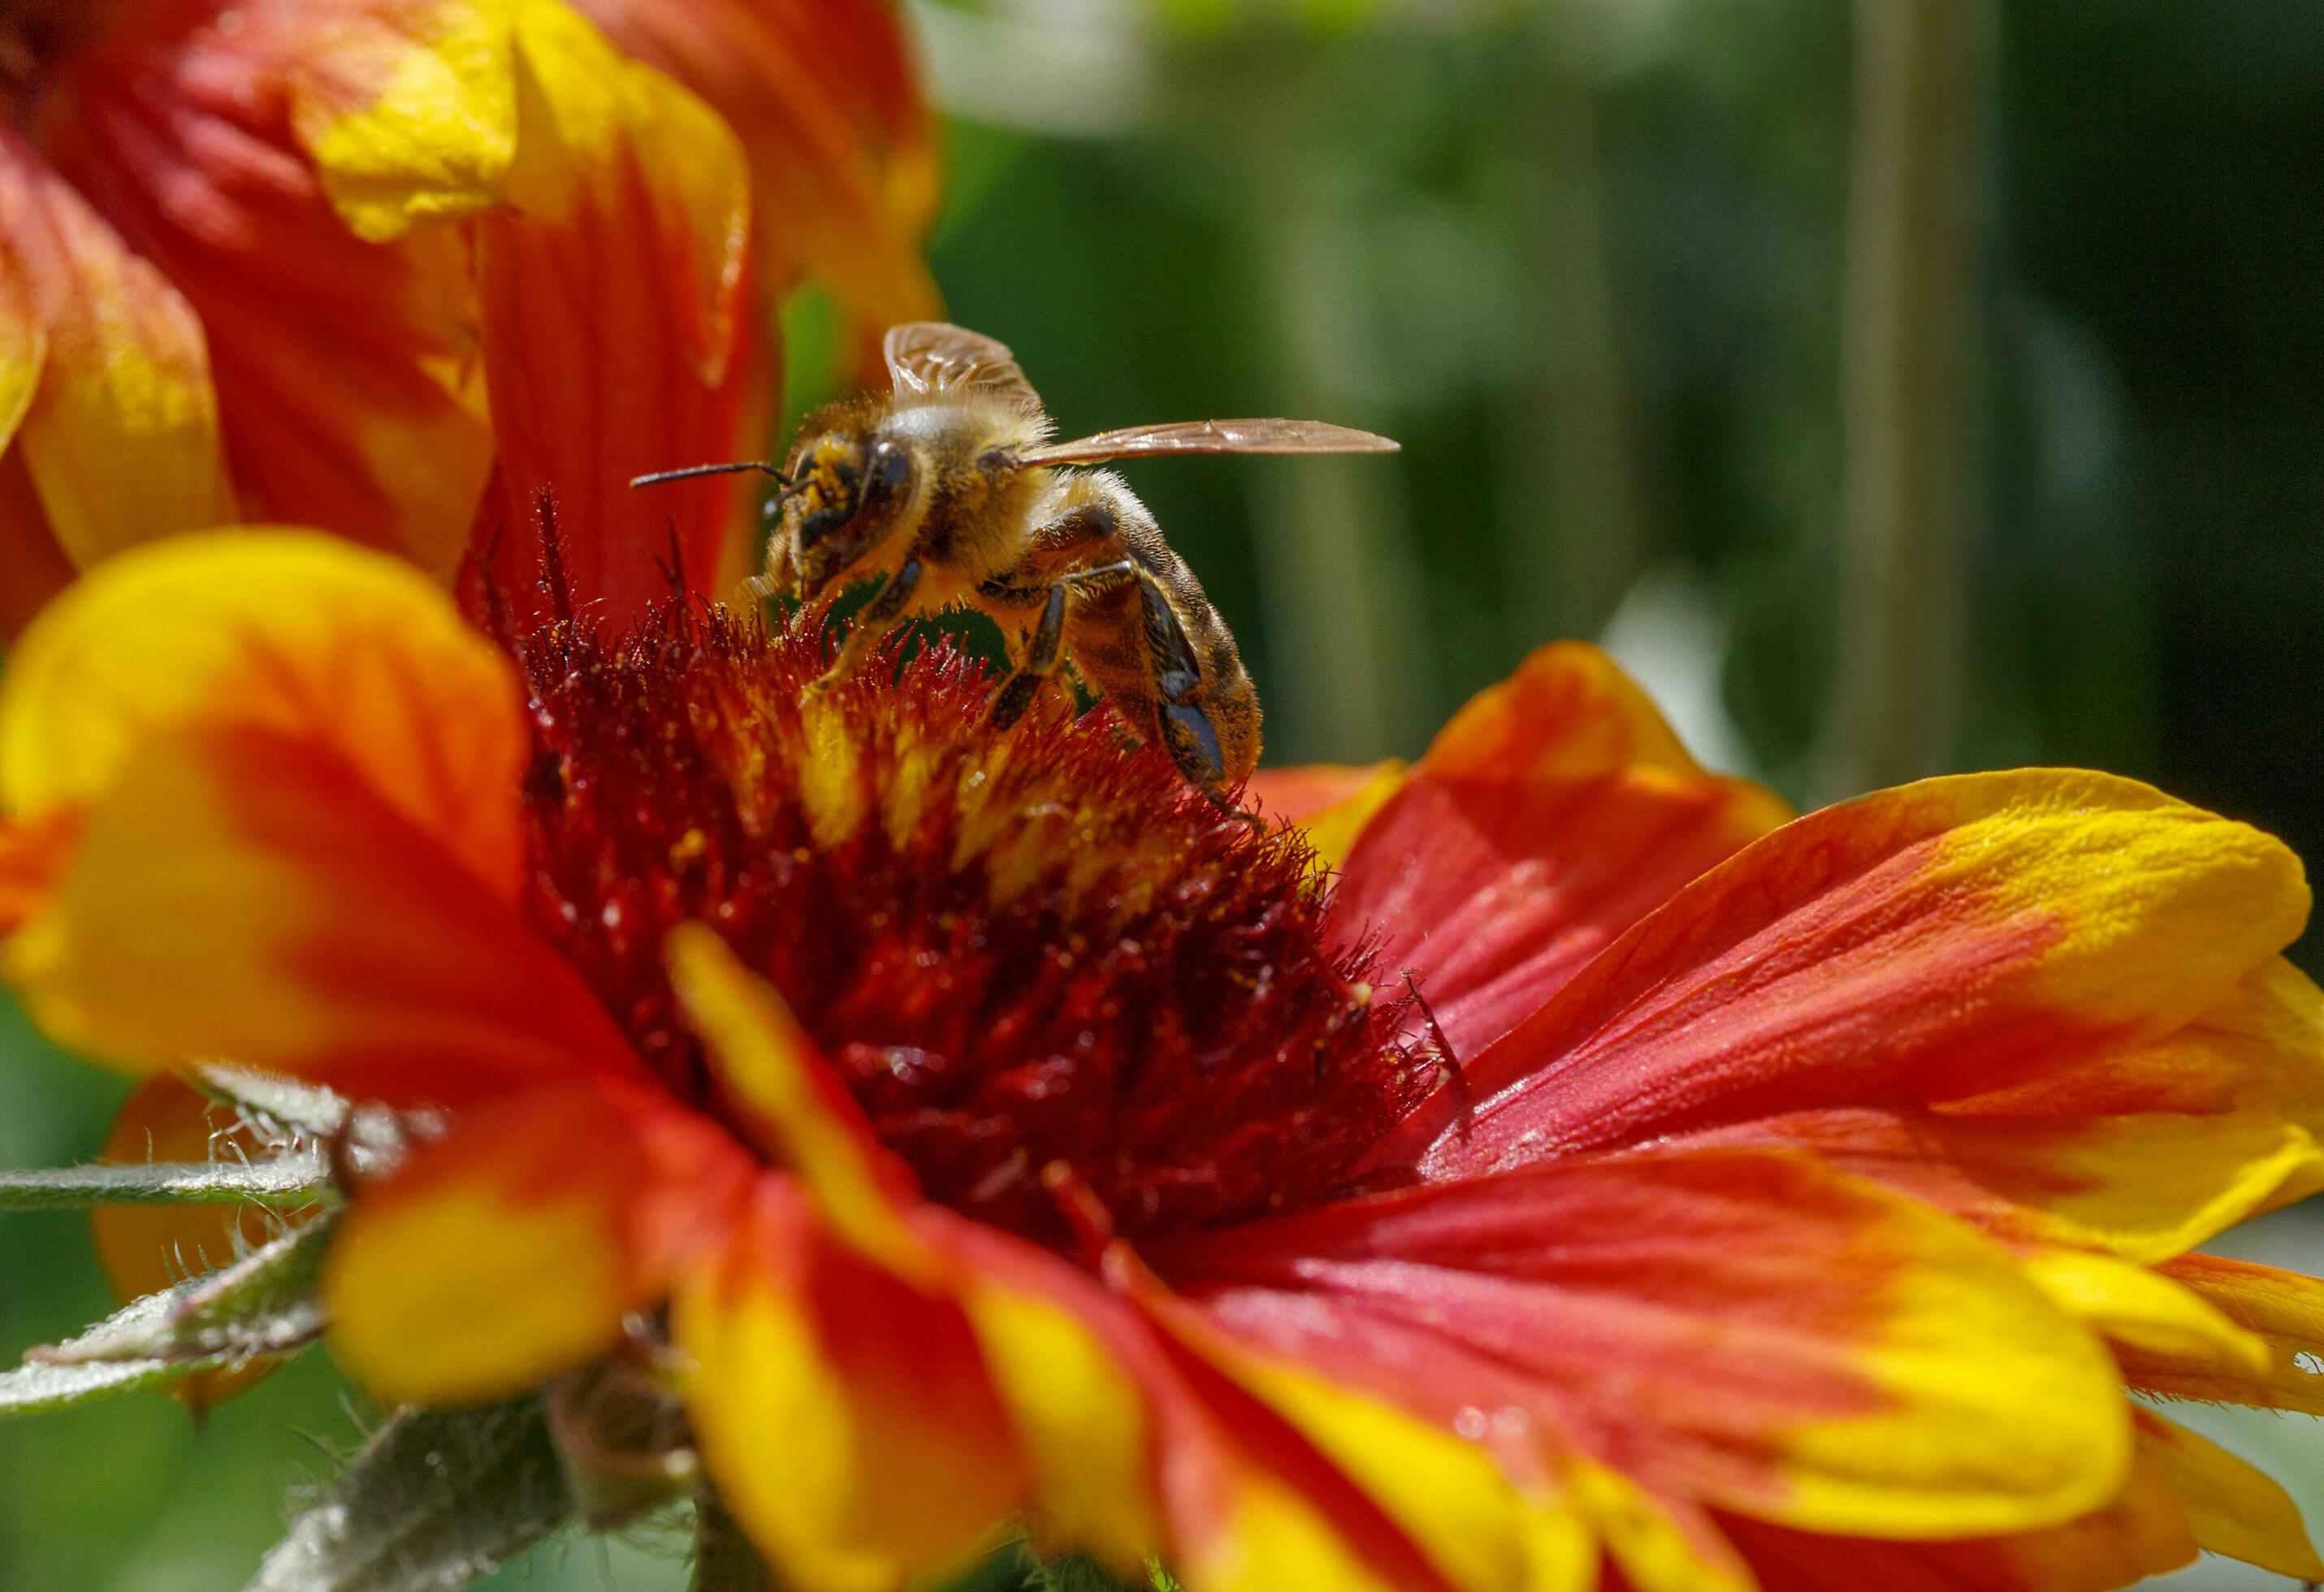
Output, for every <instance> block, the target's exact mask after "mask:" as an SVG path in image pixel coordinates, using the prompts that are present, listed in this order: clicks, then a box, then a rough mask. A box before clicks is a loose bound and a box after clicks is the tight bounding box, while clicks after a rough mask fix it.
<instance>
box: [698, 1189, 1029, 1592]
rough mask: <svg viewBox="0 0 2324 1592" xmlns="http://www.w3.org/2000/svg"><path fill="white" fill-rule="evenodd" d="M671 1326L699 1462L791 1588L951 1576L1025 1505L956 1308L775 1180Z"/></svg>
mask: <svg viewBox="0 0 2324 1592" xmlns="http://www.w3.org/2000/svg"><path fill="white" fill-rule="evenodd" d="M674 1326H675V1334H676V1338H677V1341H678V1347H679V1348H680V1349H681V1350H683V1351H684V1353H685V1354H686V1356H687V1362H688V1370H687V1379H686V1394H687V1407H688V1409H689V1411H690V1412H691V1413H692V1415H693V1419H694V1427H695V1431H696V1436H697V1438H698V1439H699V1440H700V1444H701V1449H702V1454H703V1459H704V1462H705V1465H706V1466H707V1468H709V1470H710V1473H711V1475H712V1476H713V1477H715V1478H716V1480H717V1483H718V1488H719V1493H720V1495H721V1496H722V1497H723V1498H724V1500H725V1503H726V1505H727V1506H728V1507H729V1508H730V1509H732V1510H733V1514H734V1517H735V1519H736V1520H737V1521H739V1522H740V1523H742V1527H743V1530H744V1531H745V1532H748V1533H749V1534H750V1535H751V1537H752V1539H753V1540H754V1541H756V1542H757V1543H758V1544H759V1546H760V1547H761V1549H762V1550H764V1551H766V1552H767V1553H768V1555H769V1556H770V1559H771V1560H773V1561H774V1563H775V1565H776V1566H777V1567H778V1569H779V1570H780V1571H781V1573H782V1576H783V1578H784V1579H785V1581H786V1582H787V1583H788V1584H793V1585H796V1586H798V1587H800V1588H801V1589H802V1592H880V1589H882V1588H891V1587H901V1586H903V1585H904V1584H905V1583H906V1582H907V1581H908V1580H910V1579H913V1578H917V1577H919V1576H923V1575H927V1574H929V1573H931V1572H936V1571H941V1570H944V1569H954V1568H957V1567H959V1566H961V1565H962V1564H964V1562H965V1561H966V1560H968V1559H969V1558H970V1557H971V1556H972V1555H973V1553H974V1552H976V1551H978V1550H979V1549H980V1548H981V1547H982V1546H983V1545H984V1544H985V1543H986V1542H987V1541H989V1540H990V1539H991V1535H992V1533H993V1532H995V1531H996V1530H997V1529H998V1528H999V1527H1000V1525H1001V1523H1002V1521H1003V1520H1004V1519H1005V1517H1006V1516H1007V1515H1008V1514H1010V1511H1011V1510H1012V1509H1014V1508H1015V1507H1016V1505H1017V1504H1018V1502H1019V1499H1020V1498H1021V1497H1022V1496H1023V1495H1024V1493H1025V1491H1026V1488H1027V1473H1026V1468H1025V1461H1024V1459H1023V1456H1022V1453H1021V1451H1020V1450H1019V1447H1018V1444H1017V1440H1016V1438H1015V1435H1014V1431H1013V1429H1012V1425H1011V1422H1010V1417H1009V1415H1008V1413H1007V1412H1006V1410H1005V1409H1004V1408H1003V1406H1002V1403H1001V1399H1000V1396H999V1395H998V1394H996V1393H995V1391H994V1389H993V1385H992V1379H991V1374H990V1372H989V1371H988V1370H987V1368H986V1365H985V1360H984V1356H983V1352H982V1348H980V1347H979V1344H978V1340H977V1337H976V1333H975V1330H974V1328H973V1325H972V1323H971V1321H970V1320H969V1317H968V1315H967V1313H966V1312H965V1311H964V1310H963V1309H962V1307H961V1305H960V1302H958V1300H957V1299H955V1298H954V1297H952V1296H951V1295H950V1294H949V1293H945V1292H943V1291H941V1290H932V1289H930V1288H927V1287H923V1286H921V1285H918V1284H914V1283H912V1282H910V1281H908V1280H907V1279H905V1278H904V1277H902V1276H900V1275H898V1274H897V1273H896V1272H894V1271H892V1270H890V1269H889V1268H888V1267H886V1266H884V1265H880V1264H878V1263H876V1262H875V1261H873V1260H871V1258H869V1257H868V1256H865V1255H864V1254H863V1253H862V1251H860V1250H858V1249H856V1248H855V1247H853V1246H852V1245H849V1244H846V1243H844V1242H842V1241H840V1240H839V1239H838V1238H836V1237H835V1235H833V1234H832V1233H831V1232H830V1230H829V1229H826V1228H825V1227H824V1225H823V1224H822V1223H821V1222H820V1221H819V1220H817V1219H816V1218H815V1216H814V1215H813V1213H812V1211H811V1210H810V1209H809V1207H808V1206H807V1203H806V1202H805V1201H802V1200H801V1199H799V1198H798V1194H797V1193H796V1192H795V1191H794V1189H793V1188H792V1187H791V1186H790V1185H788V1183H787V1182H784V1181H783V1180H781V1179H779V1178H767V1179H763V1180H761V1184H760V1187H759V1192H758V1195H757V1197H756V1199H755V1200H754V1201H753V1202H752V1206H751V1208H750V1210H749V1213H748V1214H747V1215H746V1216H745V1217H744V1218H743V1219H742V1221H741V1223H740V1224H739V1225H738V1227H737V1228H736V1229H735V1232H734V1236H733V1242H732V1244H731V1246H730V1247H728V1248H727V1249H726V1251H725V1252H724V1255H723V1256H720V1257H719V1259H718V1260H717V1262H716V1263H715V1265H709V1266H705V1268H703V1269H702V1270H701V1272H700V1274H699V1275H696V1276H695V1277H694V1278H693V1279H692V1280H690V1281H689V1282H687V1284H685V1285H684V1286H683V1287H682V1289H681V1291H680V1293H679V1294H678V1306H677V1314H676V1317H675V1323H674Z"/></svg>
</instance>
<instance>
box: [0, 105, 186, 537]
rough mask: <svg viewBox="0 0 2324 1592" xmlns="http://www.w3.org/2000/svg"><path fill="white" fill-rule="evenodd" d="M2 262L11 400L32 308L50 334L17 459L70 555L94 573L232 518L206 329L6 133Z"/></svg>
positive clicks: (19, 385) (19, 433) (0, 162)
mask: <svg viewBox="0 0 2324 1592" xmlns="http://www.w3.org/2000/svg"><path fill="white" fill-rule="evenodd" d="M0 249H5V252H6V253H7V256H8V265H9V268H10V274H11V275H12V278H13V281H14V284H15V289H14V291H15V292H16V294H17V295H18V296H19V298H20V302H19V304H18V306H17V308H16V309H15V313H14V319H15V322H16V324H17V326H18V328H19V330H18V332H17V334H16V335H15V336H14V339H13V342H14V350H13V353H12V354H11V356H10V357H11V358H12V359H13V361H14V370H13V371H12V373H11V374H10V386H11V388H12V389H13V391H12V392H11V394H10V396H11V397H12V399H14V398H22V397H23V375H24V371H23V364H24V362H25V361H26V360H27V359H28V358H29V357H30V356H31V353H32V349H31V348H30V347H28V345H27V343H26V338H25V336H24V335H23V326H24V323H25V320H26V318H27V307H29V318H30V319H32V320H33V321H36V322H37V323H38V325H39V327H40V328H41V331H42V362H41V367H40V374H39V381H38V383H37V388H36V390H35V391H33V393H32V397H31V402H30V404H29V407H27V408H26V409H25V410H23V422H22V425H21V426H20V427H19V428H17V430H16V434H15V438H14V441H15V446H17V447H18V448H20V449H22V450H23V457H24V462H25V464H26V465H27V466H28V467H29V468H30V470H31V473H32V486H33V489H34V490H35V492H37V493H38V494H39V497H40V502H41V506H42V511H44V512H45V514H46V515H47V518H48V522H49V525H50V528H51V530H52V531H53V532H54V534H55V536H56V538H57V541H58V543H59V544H60V546H61V547H62V548H63V549H64V550H65V552H66V553H67V554H69V556H70V557H71V558H72V559H73V561H74V562H75V563H76V564H78V565H81V566H88V565H90V564H94V563H96V562H97V560H98V559H100V558H103V557H106V555H107V554H109V553H114V552H116V551H118V550H119V549H121V548H125V547H130V546H133V545H134V544H135V543H138V542H143V541H150V540H152V539H153V538H157V537H162V536H167V535H170V534H171V532H173V531H180V530H190V529H195V528H196V527H198V526H204V525H215V524H217V523H218V522H219V521H220V520H225V519H228V518H230V517H231V515H230V511H229V509H228V504H229V502H230V498H229V495H228V490H227V486H226V465H225V459H224V456H223V455H222V453H221V452H220V449H219V446H218V418H217V394H216V393H215V392H214V391H212V390H211V386H210V367H209V354H208V347H207V345H206V344H205V341H204V338H203V335H202V327H201V323H200V322H199V321H198V319H197V318H196V317H195V315H194V311H193V309H192V308H190V307H189V305H188V304H187V303H186V301H185V300H184V299H182V298H180V296H179V294H178V291H177V290H176V289H174V288H173V287H171V285H170V283H169V282H168V281H166V280H165V279H164V278H163V277H162V275H161V272H160V271H156V270H155V269H154V268H153V267H152V265H151V264H150V263H148V262H145V261H144V260H142V259H140V258H138V257H137V256H136V255H134V254H132V253H130V252H129V251H128V249H127V248H126V247H125V246H124V244H123V243H122V240H121V237H120V235H118V234H117V233H115V231H114V230H113V228H112V227H110V226H108V225H106V222H105V221H104V219H103V218H102V217H100V216H98V215H97V213H96V212H95V211H94V210H92V209H90V208H89V207H88V204H87V203H86V202H85V201H84V200H83V199H82V198H81V197H80V196H79V195H78V194H77V193H75V192H74V191H73V190H72V189H71V188H70V187H69V186H68V185H67V184H66V183H65V182H64V181H63V180H62V179H60V178H59V177H58V175H57V174H56V172H55V171H54V170H51V168H50V166H49V165H48V163H47V162H46V161H44V160H42V157H41V156H40V155H39V154H38V153H37V152H35V151H34V150H33V149H32V146H31V145H30V144H29V143H25V142H24V140H23V138H21V137H19V136H18V135H16V134H15V133H0ZM126 460H134V461H135V465H134V468H132V467H124V461H126Z"/></svg>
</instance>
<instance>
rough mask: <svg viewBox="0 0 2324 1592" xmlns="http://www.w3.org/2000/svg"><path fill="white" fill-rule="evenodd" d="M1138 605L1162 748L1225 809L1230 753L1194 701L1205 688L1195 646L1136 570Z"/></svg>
mask: <svg viewBox="0 0 2324 1592" xmlns="http://www.w3.org/2000/svg"><path fill="white" fill-rule="evenodd" d="M1138 605H1139V615H1140V617H1141V618H1142V619H1143V620H1144V621H1145V628H1146V648H1147V657H1148V660H1149V661H1150V662H1151V663H1152V665H1153V667H1154V686H1155V695H1156V701H1155V704H1154V707H1155V720H1156V722H1157V724H1158V725H1159V727H1160V729H1161V732H1162V746H1163V750H1166V751H1167V752H1168V753H1169V754H1170V760H1171V761H1172V762H1174V763H1176V764H1177V765H1178V772H1180V773H1181V774H1184V775H1185V777H1186V781H1187V783H1188V784H1190V785H1193V786H1194V787H1196V788H1198V789H1199V790H1201V791H1202V792H1203V795H1205V796H1209V797H1210V798H1211V799H1212V800H1213V802H1216V803H1219V804H1220V805H1222V806H1223V805H1225V798H1224V797H1223V796H1221V795H1220V788H1221V787H1222V786H1224V785H1225V783H1226V778H1227V773H1226V764H1227V759H1226V753H1225V751H1224V750H1222V749H1221V747H1220V746H1219V732H1218V727H1217V726H1216V725H1214V724H1213V723H1212V722H1211V715H1210V714H1209V713H1205V712H1204V711H1203V708H1202V706H1201V705H1200V704H1197V703H1196V702H1195V701H1194V697H1195V695H1197V694H1198V693H1199V692H1200V691H1201V689H1202V684H1203V670H1202V666H1201V664H1200V663H1199V662H1197V661H1196V659H1195V657H1194V642H1193V641H1192V640H1189V639H1188V637H1187V635H1186V630H1185V626H1184V625H1182V624H1180V623H1179V622H1178V615H1177V612H1176V610H1174V609H1173V608H1172V607H1171V606H1170V599H1169V596H1168V594H1167V593H1165V592H1164V591H1163V589H1162V586H1161V584H1160V583H1159V582H1157V580H1155V578H1154V577H1153V576H1152V575H1148V574H1147V573H1146V572H1145V571H1144V570H1142V569H1141V570H1139V572H1138ZM1230 810H1231V809H1230Z"/></svg>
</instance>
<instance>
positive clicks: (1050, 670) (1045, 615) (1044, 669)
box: [987, 558, 1137, 730]
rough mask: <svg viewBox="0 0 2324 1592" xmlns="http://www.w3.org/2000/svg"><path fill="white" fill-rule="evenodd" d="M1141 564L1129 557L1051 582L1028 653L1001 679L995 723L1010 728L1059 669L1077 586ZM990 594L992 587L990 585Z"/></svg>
mask: <svg viewBox="0 0 2324 1592" xmlns="http://www.w3.org/2000/svg"><path fill="white" fill-rule="evenodd" d="M1136 571H1137V566H1136V565H1134V564H1132V563H1130V560H1128V559H1127V558H1125V559H1123V560H1122V561H1121V562H1120V563H1119V564H1105V565H1101V566H1098V567H1097V568H1095V569H1076V570H1073V571H1071V572H1069V573H1067V574H1065V575H1059V576H1058V577H1057V578H1056V580H1054V581H1052V582H1050V583H1049V590H1048V594H1047V596H1046V597H1044V598H1043V599H1042V603H1041V618H1040V621H1039V622H1037V624H1035V626H1034V627H1033V639H1032V640H1031V641H1030V642H1029V643H1028V645H1027V647H1026V649H1025V656H1024V657H1023V658H1019V660H1018V664H1017V667H1016V668H1015V670H1014V671H1013V672H1011V673H1010V676H1009V677H1008V678H1007V679H1005V680H1003V681H1001V689H1000V690H999V691H998V692H996V693H994V694H993V698H992V724H993V727H994V728H995V729H998V730H1006V729H1008V728H1009V727H1010V725H1011V724H1014V723H1015V722H1017V721H1018V720H1019V719H1021V718H1023V717H1024V716H1025V710H1026V709H1028V708H1029V707H1031V706H1032V705H1033V703H1034V700H1035V699H1036V698H1037V697H1038V696H1039V695H1040V694H1041V687H1042V686H1045V685H1047V683H1048V680H1049V676H1052V675H1054V674H1056V672H1057V665H1058V663H1059V661H1060V660H1061V659H1062V658H1063V656H1064V644H1065V601H1066V598H1067V597H1068V596H1070V595H1071V594H1072V592H1073V589H1074V587H1075V586H1084V585H1087V586H1095V585H1104V584H1111V582H1114V581H1117V580H1120V579H1121V578H1122V577H1123V576H1125V575H1132V574H1135V573H1136ZM987 590H988V594H990V593H991V588H990V587H988V588H987Z"/></svg>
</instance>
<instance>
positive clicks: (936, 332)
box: [881, 320, 1041, 414]
mask: <svg viewBox="0 0 2324 1592" xmlns="http://www.w3.org/2000/svg"><path fill="white" fill-rule="evenodd" d="M881 352H882V353H884V354H886V355H887V356H888V378H889V380H890V382H892V383H893V384H894V386H895V389H896V391H897V393H898V394H899V396H907V397H934V396H936V394H938V393H944V392H958V391H963V390H964V389H982V391H987V392H990V393H991V394H993V395H994V396H995V397H999V398H1005V399H1008V400H1010V402H1012V403H1015V404H1016V405H1017V406H1018V407H1019V408H1020V409H1023V410H1026V411H1028V413H1031V414H1039V413H1040V412H1041V395H1040V394H1039V393H1037V392H1036V391H1033V383H1031V382H1028V381H1027V380H1026V379H1025V373H1024V371H1023V370H1021V369H1020V368H1019V366H1018V363H1017V356H1016V355H1015V354H1011V353H1010V352H1009V348H1008V345H1006V344H1002V343H996V342H994V341H993V340H992V339H991V338H990V337H988V336H984V335H983V334H982V333H981V332H972V331H970V330H969V329H968V328H967V327H955V326H951V325H948V324H946V323H945V322H944V321H940V320H916V321H908V322H906V323H905V324H904V325H902V326H899V327H889V328H888V336H887V340H886V342H885V343H884V344H882V345H881Z"/></svg>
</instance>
